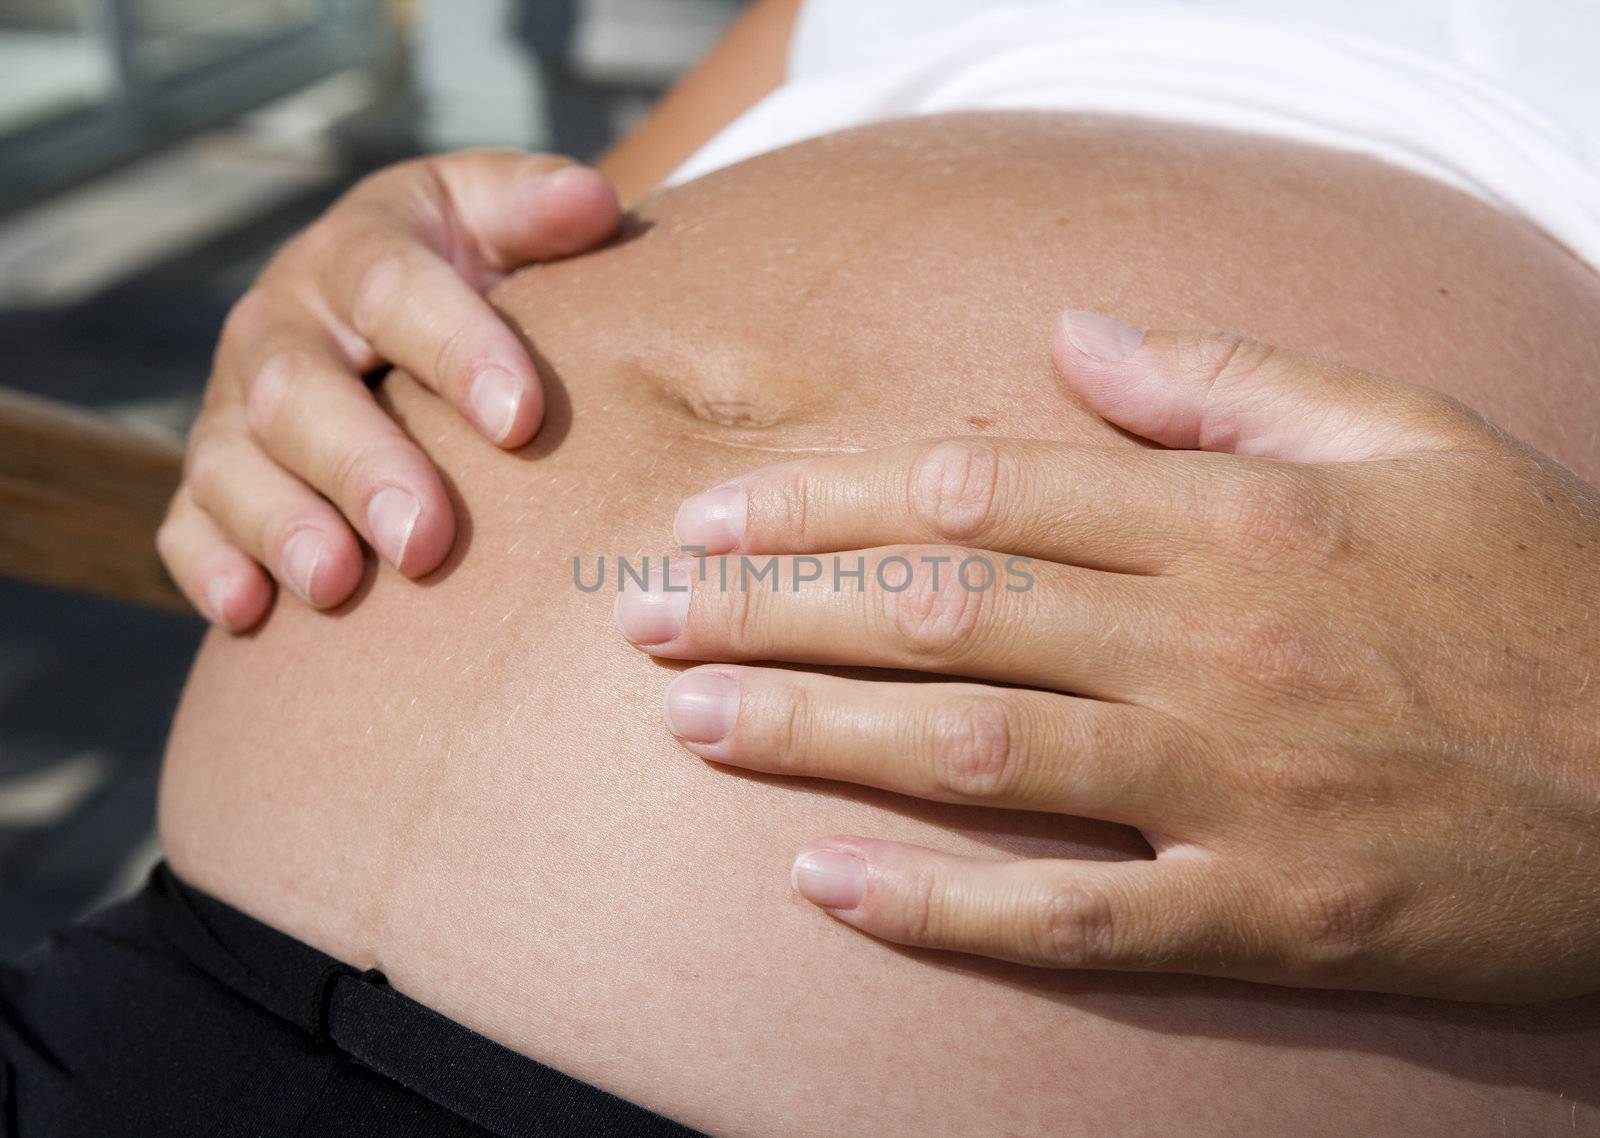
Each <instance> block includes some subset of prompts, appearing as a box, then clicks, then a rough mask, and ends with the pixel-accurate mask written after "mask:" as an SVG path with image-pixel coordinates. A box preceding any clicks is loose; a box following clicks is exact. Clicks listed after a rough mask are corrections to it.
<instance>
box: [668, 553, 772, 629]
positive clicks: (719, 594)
mask: <svg viewBox="0 0 1600 1138" xmlns="http://www.w3.org/2000/svg"><path fill="white" fill-rule="evenodd" d="M767 560H768V561H769V562H770V560H771V559H770V558H769V559H767ZM722 564H723V565H725V566H727V568H728V577H729V582H728V587H726V588H723V587H721V582H720V581H719V582H718V587H717V588H701V587H699V584H698V580H697V584H696V587H695V589H694V593H693V594H692V595H693V596H695V597H702V596H707V595H709V596H710V597H712V598H714V600H713V601H712V602H711V604H712V607H713V611H712V612H709V613H706V614H705V615H706V616H709V617H711V620H712V622H714V623H715V624H716V626H717V627H718V628H720V629H721V630H722V631H723V635H725V636H727V637H728V640H729V643H730V644H731V645H733V646H736V647H738V648H739V650H740V651H741V652H742V651H745V650H750V649H754V648H756V646H757V645H758V644H760V643H762V642H763V641H764V640H765V632H766V629H767V616H768V612H767V606H766V603H765V600H766V588H767V586H766V585H765V583H764V582H765V580H766V578H764V577H763V576H761V575H760V574H761V573H763V571H764V569H763V568H761V567H758V568H755V569H751V568H750V566H751V565H753V564H758V562H757V559H745V558H724V559H723V560H722ZM708 576H709V574H708ZM772 579H773V580H776V578H775V577H774V578H772ZM696 607H697V606H696V604H695V603H694V602H692V601H691V603H690V608H689V612H690V617H691V619H693V618H694V616H695V615H696V613H695V609H696Z"/></svg>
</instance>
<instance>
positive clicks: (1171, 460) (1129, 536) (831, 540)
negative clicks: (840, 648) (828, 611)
mask: <svg viewBox="0 0 1600 1138" xmlns="http://www.w3.org/2000/svg"><path fill="white" fill-rule="evenodd" d="M1239 477H1240V472H1239V471H1238V470H1237V469H1236V468H1235V466H1234V465H1233V464H1230V463H1229V462H1227V461H1224V460H1221V459H1219V458H1218V457H1217V456H1210V455H1207V456H1202V455H1191V454H1172V453H1170V452H1163V451H1153V450H1135V449H1132V448H1129V449H1127V450H1121V449H1118V450H1112V449H1109V448H1096V447H1079V446H1070V445H1067V444H1063V443H1052V442H1043V441H1036V440H1031V439H991V438H984V439H976V438H964V439H960V438H958V439H942V440H937V441H934V442H918V443H908V444H903V445H900V446H894V447H888V448H885V449H883V450H876V451H864V452H859V453H855V454H840V455H829V456H827V457H824V458H815V459H803V460H801V461H798V462H786V463H781V464H778V465H776V466H769V467H766V468H764V469H761V470H757V471H754V472H752V473H750V474H746V475H743V476H741V477H739V478H737V479H734V480H733V481H732V482H729V483H727V484H725V485H723V486H719V487H717V488H716V489H713V490H709V491H707V492H705V493H703V494H698V495H696V496H694V497H692V498H690V499H688V500H687V501H685V502H684V503H683V505H682V506H681V507H679V509H678V516H677V520H676V521H675V523H674V526H673V532H674V534H675V535H676V537H677V540H678V542H679V543H680V544H681V545H683V546H684V547H686V548H694V549H701V550H704V551H705V552H707V553H727V552H730V551H734V550H738V551H740V552H744V553H827V552H833V551H835V550H841V549H867V548H871V547H873V546H879V545H889V544H892V543H896V542H956V543H960V544H962V545H967V546H974V547H979V548H983V549H991V550H994V551H996V552H999V553H1015V554H1021V555H1024V556H1029V557H1036V558H1040V559H1042V560H1047V561H1059V562H1065V563H1070V564H1074V565H1082V566H1085V567H1088V568H1094V569H1108V570H1113V571H1117V572H1134V573H1153V572H1159V571H1161V570H1163V569H1165V568H1167V567H1169V566H1171V565H1172V564H1173V563H1174V562H1175V561H1176V560H1178V559H1179V558H1180V557H1181V556H1182V555H1183V554H1184V553H1185V552H1187V551H1189V550H1190V549H1192V548H1194V547H1196V546H1198V545H1199V544H1201V543H1202V542H1203V541H1204V540H1205V537H1206V535H1207V534H1209V533H1210V532H1211V531H1212V529H1213V528H1214V527H1213V526H1212V525H1210V524H1209V522H1208V515H1209V513H1210V511H1209V509H1208V506H1209V503H1211V502H1212V501H1214V500H1216V499H1218V498H1219V497H1221V496H1222V494H1223V492H1224V491H1225V489H1226V488H1227V487H1228V486H1230V485H1231V484H1232V483H1233V482H1234V481H1237V479H1238V478H1239Z"/></svg>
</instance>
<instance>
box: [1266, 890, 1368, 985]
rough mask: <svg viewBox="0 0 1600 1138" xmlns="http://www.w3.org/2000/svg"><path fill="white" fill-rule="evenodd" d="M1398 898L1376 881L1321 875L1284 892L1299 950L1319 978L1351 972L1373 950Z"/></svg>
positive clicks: (1292, 934) (1306, 965) (1298, 952)
mask: <svg viewBox="0 0 1600 1138" xmlns="http://www.w3.org/2000/svg"><path fill="white" fill-rule="evenodd" d="M1394 900H1395V895H1394V893H1393V891H1392V890H1390V889H1388V888H1385V887H1384V886H1383V885H1382V884H1381V883H1380V882H1378V881H1377V880H1376V879H1374V878H1371V877H1367V876H1362V875H1359V874H1339V873H1332V872H1327V871H1316V872H1314V873H1311V874H1309V875H1307V876H1305V877H1303V878H1302V879H1300V880H1298V881H1294V882H1291V883H1290V884H1289V885H1288V886H1287V887H1286V889H1285V894H1284V904H1285V908H1286V913H1287V916H1288V922H1289V923H1288V928H1289V933H1290V936H1291V937H1292V938H1293V944H1294V950H1295V952H1296V955H1297V956H1298V957H1299V962H1300V964H1301V966H1302V967H1308V968H1309V969H1310V970H1311V971H1312V974H1313V977H1314V978H1318V979H1325V980H1326V979H1335V978H1338V977H1339V976H1341V975H1346V974H1348V973H1349V972H1350V971H1351V970H1352V969H1354V968H1356V967H1358V966H1359V965H1360V964H1361V962H1362V961H1363V960H1365V959H1366V958H1368V957H1370V956H1371V955H1372V953H1373V952H1374V949H1375V945H1376V942H1377V939H1378V937H1379V936H1380V935H1381V932H1382V930H1383V928H1384V926H1385V925H1386V924H1387V922H1388V919H1389V916H1390V914H1391V912H1392V911H1393V907H1394Z"/></svg>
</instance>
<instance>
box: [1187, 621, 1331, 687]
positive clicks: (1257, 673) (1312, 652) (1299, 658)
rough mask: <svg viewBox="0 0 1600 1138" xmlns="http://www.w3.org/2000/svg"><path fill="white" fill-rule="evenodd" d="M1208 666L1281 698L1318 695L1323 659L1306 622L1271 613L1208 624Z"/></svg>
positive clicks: (1323, 672) (1325, 663)
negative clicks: (1209, 648)
mask: <svg viewBox="0 0 1600 1138" xmlns="http://www.w3.org/2000/svg"><path fill="white" fill-rule="evenodd" d="M1208 655H1209V657H1210V658H1209V659H1208V660H1207V661H1206V662H1207V663H1208V664H1209V665H1211V666H1212V667H1214V668H1216V669H1217V670H1218V671H1219V672H1220V673H1221V674H1223V675H1225V676H1228V677H1230V678H1232V679H1234V680H1236V681H1239V682H1241V683H1244V684H1246V685H1248V686H1250V687H1255V688H1263V689H1266V690H1268V691H1271V692H1277V693H1281V694H1285V695H1302V696H1303V695H1309V694H1312V693H1314V692H1317V691H1320V690H1321V688H1322V687H1323V681H1324V680H1325V678H1326V675H1327V672H1328V658H1327V655H1326V654H1325V653H1324V652H1323V651H1322V645H1321V644H1320V643H1319V642H1318V637H1317V636H1316V635H1315V634H1314V633H1312V632H1311V631H1310V630H1309V629H1308V627H1307V624H1306V622H1304V621H1301V620H1299V619H1296V618H1294V617H1292V616H1289V615H1288V614H1285V613H1283V612H1279V611H1275V610H1272V609H1256V610H1253V611H1246V612H1242V613H1236V614H1234V615H1233V617H1232V618H1231V619H1229V620H1226V621H1223V622H1219V623H1218V624H1217V625H1215V626H1213V632H1212V648H1211V651H1210V652H1209V653H1208Z"/></svg>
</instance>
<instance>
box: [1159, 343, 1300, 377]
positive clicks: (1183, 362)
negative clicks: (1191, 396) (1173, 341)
mask: <svg viewBox="0 0 1600 1138" xmlns="http://www.w3.org/2000/svg"><path fill="white" fill-rule="evenodd" d="M1277 351H1278V349H1277V348H1275V347H1273V346H1272V345H1271V344H1263V343H1261V342H1259V341H1257V340H1247V339H1245V338H1244V337H1242V336H1202V337H1196V338H1194V339H1192V340H1188V341H1186V342H1185V343H1184V344H1182V345H1180V346H1179V347H1178V348H1177V349H1176V351H1175V364H1176V366H1177V369H1178V371H1179V374H1180V375H1181V376H1182V377H1183V378H1184V379H1185V380H1186V381H1188V382H1190V383H1193V384H1195V385H1197V386H1200V387H1203V388H1214V387H1217V386H1218V385H1223V384H1229V385H1231V384H1234V383H1239V382H1247V381H1248V380H1249V379H1250V377H1251V376H1253V375H1255V374H1257V373H1258V372H1259V371H1260V370H1261V369H1262V368H1263V367H1264V366H1266V365H1267V364H1268V363H1270V362H1271V361H1272V359H1273V357H1274V356H1275V355H1276V354H1277Z"/></svg>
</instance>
